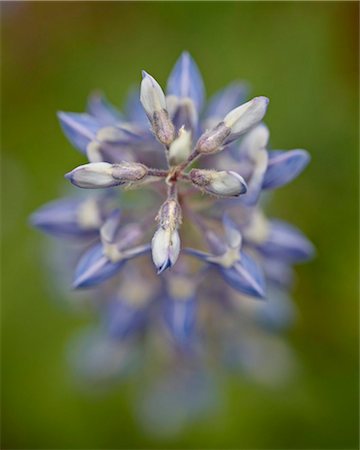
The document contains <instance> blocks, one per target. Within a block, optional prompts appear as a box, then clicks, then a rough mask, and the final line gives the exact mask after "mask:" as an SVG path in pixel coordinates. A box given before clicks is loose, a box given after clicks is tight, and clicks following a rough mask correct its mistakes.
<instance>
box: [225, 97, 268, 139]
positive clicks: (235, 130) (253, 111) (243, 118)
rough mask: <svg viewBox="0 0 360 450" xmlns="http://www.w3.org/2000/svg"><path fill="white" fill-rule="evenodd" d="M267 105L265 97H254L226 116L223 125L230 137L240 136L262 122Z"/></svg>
mask: <svg viewBox="0 0 360 450" xmlns="http://www.w3.org/2000/svg"><path fill="white" fill-rule="evenodd" d="M268 104H269V99H268V98H267V97H255V98H253V99H252V100H250V101H249V102H247V103H244V104H243V105H241V106H238V107H237V108H235V109H233V110H232V111H230V112H229V113H228V114H226V116H225V117H224V124H225V125H226V126H227V127H229V128H230V129H231V134H232V135H236V136H240V135H241V134H243V133H245V132H246V131H248V130H249V129H250V128H251V127H253V126H254V125H256V124H257V123H259V122H260V121H261V120H262V118H263V117H264V116H265V113H266V109H267V107H268Z"/></svg>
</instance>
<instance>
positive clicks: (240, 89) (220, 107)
mask: <svg viewBox="0 0 360 450" xmlns="http://www.w3.org/2000/svg"><path fill="white" fill-rule="evenodd" d="M247 94H248V88H247V86H246V84H245V83H232V84H230V85H229V86H227V87H226V88H225V89H222V90H221V91H219V92H217V93H216V94H215V95H214V96H213V97H212V98H211V99H210V102H209V105H208V107H207V109H206V113H205V118H212V117H214V118H219V119H220V120H222V119H223V117H224V116H225V115H226V114H227V113H228V112H230V111H231V110H232V109H234V108H236V107H237V106H238V105H241V104H242V103H244V102H245V101H246V97H247Z"/></svg>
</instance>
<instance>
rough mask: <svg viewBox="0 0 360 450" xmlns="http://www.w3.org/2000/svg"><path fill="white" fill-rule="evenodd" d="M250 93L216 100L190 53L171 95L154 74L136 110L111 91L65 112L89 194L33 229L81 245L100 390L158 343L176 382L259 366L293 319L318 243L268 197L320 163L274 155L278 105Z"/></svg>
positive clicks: (80, 179)
mask: <svg viewBox="0 0 360 450" xmlns="http://www.w3.org/2000/svg"><path fill="white" fill-rule="evenodd" d="M245 97H246V88H245V86H244V85H243V84H242V83H234V84H231V85H230V86H228V87H227V88H225V89H224V90H222V91H220V92H219V93H218V94H216V95H215V96H214V97H212V98H211V99H210V101H209V102H208V103H207V104H206V105H205V93H204V86H203V81H202V78H201V75H200V73H199V70H198V68H197V66H196V64H195V63H194V61H193V60H192V58H191V57H190V55H189V54H188V53H183V54H182V55H181V57H180V58H179V60H178V61H177V63H176V65H175V67H174V69H173V71H172V72H171V75H170V77H169V80H168V83H167V89H166V94H165V93H164V91H163V90H162V88H161V87H160V85H159V84H158V83H157V81H156V80H155V79H154V78H153V77H152V76H151V75H149V74H148V73H146V72H143V78H142V82H141V88H140V95H139V93H138V92H135V93H134V92H132V93H131V94H130V95H129V99H128V102H127V105H126V108H125V113H121V112H120V111H118V110H117V109H116V108H114V107H113V106H112V105H110V104H109V103H108V102H107V100H106V99H105V98H104V97H103V96H102V95H100V94H95V95H93V96H91V97H90V99H89V103H88V108H87V112H86V113H81V114H79V113H65V112H60V113H59V120H60V124H61V127H62V129H63V131H64V133H65V135H66V136H67V138H68V139H69V140H70V142H71V143H72V144H73V145H74V146H75V147H76V148H77V149H78V150H80V151H81V152H82V153H83V154H84V156H85V157H86V158H87V159H88V161H89V162H88V163H86V164H84V165H81V166H79V167H77V168H75V169H74V170H72V171H71V172H69V173H68V174H66V175H65V176H66V178H67V179H68V180H69V181H70V182H71V183H72V184H73V185H75V186H76V187H79V188H83V189H87V191H85V195H76V194H75V196H74V197H68V198H64V199H62V200H58V201H55V202H52V203H50V204H48V205H45V206H44V207H43V208H41V209H40V210H38V211H37V212H35V213H34V214H33V216H32V222H33V224H34V225H35V226H37V227H38V228H40V229H42V230H43V231H45V232H47V233H49V234H52V235H54V236H55V237H59V238H64V239H67V240H70V241H71V242H72V243H74V242H76V245H73V244H72V245H71V246H70V247H69V251H68V252H67V253H66V255H65V256H64V264H65V265H66V266H67V267H72V265H73V266H74V274H75V275H74V278H73V287H74V288H75V289H84V288H87V289H88V293H89V297H90V298H92V301H93V302H94V304H95V305H96V311H98V313H99V315H100V317H101V320H100V325H99V326H98V327H97V328H96V332H95V331H93V332H92V334H91V338H90V337H89V336H88V339H87V340H85V341H86V345H85V344H84V345H85V347H86V349H87V350H86V351H85V350H84V347H81V351H79V353H78V357H79V358H80V359H81V360H82V364H81V365H79V367H80V366H81V370H80V371H82V372H83V373H84V374H85V375H86V376H87V377H88V378H91V379H92V380H93V381H98V380H103V381H108V380H109V379H112V378H116V377H117V376H120V374H122V373H123V372H124V367H125V366H126V367H127V363H125V361H128V359H129V355H130V354H131V355H132V356H133V353H134V348H140V347H141V348H142V349H143V350H144V349H145V348H147V351H148V352H150V351H151V350H149V348H152V347H153V346H154V347H155V348H156V349H158V348H159V346H160V347H161V348H162V351H161V352H160V351H159V352H157V351H156V352H155V353H156V358H155V359H158V360H160V361H161V364H160V365H162V366H163V367H166V368H167V369H166V370H167V371H170V367H171V368H172V369H171V370H172V371H173V372H172V373H176V376H177V377H179V373H180V374H181V373H183V372H182V371H183V370H184V367H186V368H187V369H186V370H189V367H190V366H191V367H192V370H195V369H194V368H195V367H196V368H197V370H200V369H199V367H204V364H205V361H209V360H211V361H220V362H221V363H224V364H225V363H229V365H230V366H233V365H236V364H238V363H240V365H242V366H243V368H244V367H248V366H249V360H248V359H247V356H248V355H249V348H250V349H252V348H255V347H257V346H258V345H259V340H260V341H261V339H262V337H263V336H265V335H266V333H270V331H269V330H274V329H278V328H281V326H283V325H284V324H286V323H288V321H289V317H290V316H292V314H293V305H292V302H291V300H290V299H289V298H288V297H287V292H288V290H289V287H290V285H291V281H292V265H293V264H294V263H297V262H300V261H303V260H306V259H308V258H309V257H311V255H312V253H313V247H312V244H311V243H310V242H309V241H308V240H307V239H306V237H305V236H304V235H303V234H302V233H301V232H300V231H299V230H297V229H296V228H295V227H293V226H291V225H289V224H287V223H285V222H283V221H280V220H275V219H268V218H266V216H265V215H264V212H263V209H262V207H261V205H260V203H259V201H260V196H261V193H262V192H263V191H270V190H273V189H275V188H278V187H280V186H283V185H285V184H287V183H289V182H290V181H291V180H293V179H294V178H295V177H296V176H297V175H298V174H299V173H300V172H301V171H302V170H303V169H304V167H305V166H306V165H307V164H308V162H309V155H308V153H307V152H306V151H305V150H290V151H281V150H269V149H268V140H269V131H268V128H267V127H266V126H265V125H264V123H263V122H262V120H263V118H264V116H265V113H266V110H267V107H268V103H269V100H268V99H267V98H266V97H263V96H259V97H255V98H253V99H252V100H250V101H247V102H245V103H244V100H245ZM94 189H96V191H94ZM83 192H84V191H83ZM155 221H156V223H155ZM150 255H151V257H150ZM151 259H152V262H151ZM154 266H155V270H154V268H153V267H154ZM259 299H260V300H263V301H259ZM235 322H237V325H235ZM159 336H161V338H159ZM230 336H232V338H231V337H230ZM234 336H236V339H240V340H239V342H240V345H239V346H238V347H237V348H236V349H235V346H233V345H232V343H233V342H234V339H235V338H234ZM259 336H260V337H259ZM266 340H267V338H266V339H265V338H264V342H265V341H266ZM85 341H84V342H85ZM149 342H151V344H149ZM160 342H161V343H160ZM214 342H216V345H213V343H214ZM236 342H238V341H237V340H236ZM266 345H268V344H266ZM233 347H234V348H233ZM164 348H166V350H164ZM244 349H245V350H244ZM265 353H266V351H265ZM80 354H81V356H79V355H80ZM215 354H216V356H215V357H214V355H215ZM250 354H251V351H250ZM246 355H247V356H246ZM263 356H264V358H265V359H266V355H264V354H263ZM250 359H251V358H250ZM255 360H256V358H255ZM195 361H196V362H195ZM239 361H240V362H239ZM258 362H259V361H258ZM262 363H263V361H262ZM250 366H251V364H250ZM174 368H175V369H174ZM186 377H189V372H186ZM186 377H185V378H186ZM186 379H187V381H186V383H188V386H191V380H189V379H188V378H186ZM182 381H183V380H182ZM186 383H185V384H186ZM189 383H190V384H189ZM177 389H180V388H179V386H178V387H177ZM192 400H194V399H192Z"/></svg>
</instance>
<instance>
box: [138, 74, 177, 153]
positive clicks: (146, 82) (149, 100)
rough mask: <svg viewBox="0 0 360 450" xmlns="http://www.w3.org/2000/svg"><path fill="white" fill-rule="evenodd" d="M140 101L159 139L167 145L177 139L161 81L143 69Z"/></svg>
mask: <svg viewBox="0 0 360 450" xmlns="http://www.w3.org/2000/svg"><path fill="white" fill-rule="evenodd" d="M140 101H141V103H142V105H143V107H144V109H145V112H146V115H147V116H148V118H149V120H150V122H151V125H152V127H153V130H154V133H155V135H156V137H157V138H158V140H159V141H160V142H161V143H162V144H164V145H166V146H167V147H168V146H169V145H170V144H171V143H172V141H173V140H174V139H175V128H174V125H173V123H172V122H171V120H170V118H169V114H168V112H167V109H166V100H165V94H164V92H163V90H162V89H161V87H160V85H159V83H158V82H157V81H156V80H155V79H154V78H153V77H152V76H151V75H149V74H148V73H146V72H145V71H143V79H142V82H141V91H140Z"/></svg>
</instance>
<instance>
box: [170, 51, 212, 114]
mask: <svg viewBox="0 0 360 450" xmlns="http://www.w3.org/2000/svg"><path fill="white" fill-rule="evenodd" d="M167 94H168V95H175V96H176V97H180V98H190V99H191V100H192V101H193V102H194V104H195V107H196V109H197V111H200V110H201V108H202V105H203V101H204V83H203V80H202V77H201V74H200V71H199V69H198V67H197V65H196V64H195V61H194V60H193V59H192V57H191V56H190V54H189V53H188V52H183V53H182V55H181V56H180V58H179V59H178V60H177V62H176V64H175V66H174V68H173V70H172V72H171V74H170V77H169V79H168V84H167Z"/></svg>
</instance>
